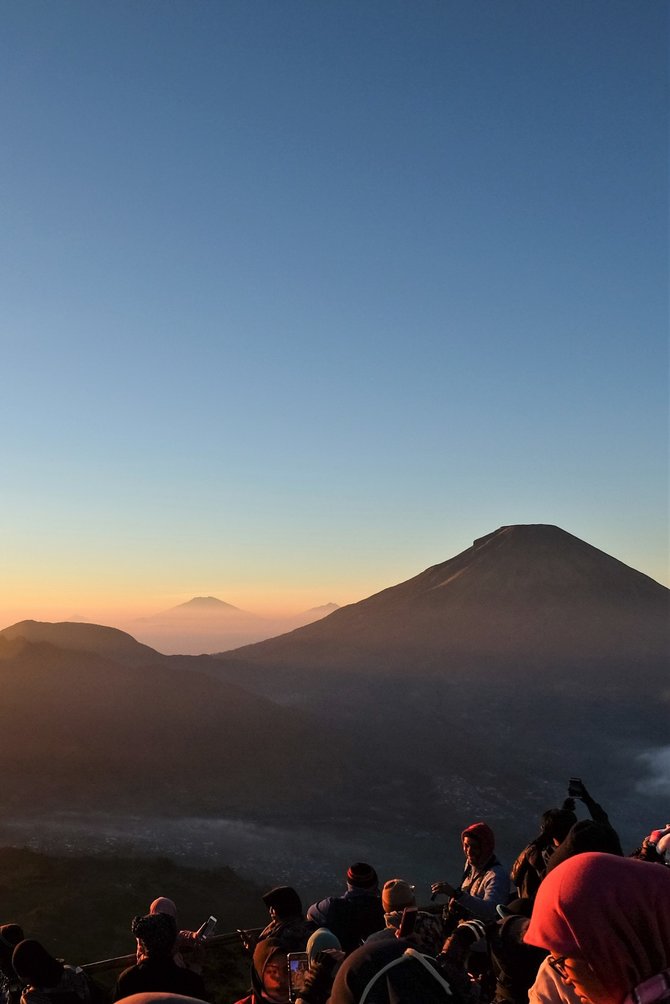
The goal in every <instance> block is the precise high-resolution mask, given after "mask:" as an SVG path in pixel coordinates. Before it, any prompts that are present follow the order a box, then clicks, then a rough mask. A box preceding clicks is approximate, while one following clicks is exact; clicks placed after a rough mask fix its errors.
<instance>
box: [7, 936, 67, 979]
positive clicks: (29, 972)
mask: <svg viewBox="0 0 670 1004" xmlns="http://www.w3.org/2000/svg"><path fill="white" fill-rule="evenodd" d="M12 966H13V967H14V972H15V973H16V975H17V976H18V977H19V979H20V980H21V982H22V983H26V984H30V985H31V986H34V987H37V988H38V989H45V990H46V989H50V988H51V987H56V986H58V984H59V983H60V981H61V977H62V975H63V963H62V962H59V960H58V959H54V957H53V956H52V955H49V953H48V952H47V950H46V948H44V946H43V945H41V944H40V943H39V941H33V940H32V939H30V938H28V939H26V940H25V941H20V942H19V943H18V945H17V946H16V948H15V949H14V951H13V953H12Z"/></svg>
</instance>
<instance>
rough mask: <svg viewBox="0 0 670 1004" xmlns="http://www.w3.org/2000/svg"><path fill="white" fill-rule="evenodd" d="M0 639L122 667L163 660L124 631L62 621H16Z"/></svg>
mask: <svg viewBox="0 0 670 1004" xmlns="http://www.w3.org/2000/svg"><path fill="white" fill-rule="evenodd" d="M0 638H5V639H7V640H9V641H12V640H14V639H17V638H22V639H24V640H25V641H28V642H47V643H48V644H49V645H53V646H54V647H56V648H59V649H65V650H68V651H70V652H90V653H95V654H96V655H99V656H103V657H105V658H108V659H116V660H118V661H119V662H122V663H123V664H124V665H125V666H144V665H152V664H153V665H155V664H156V663H160V662H161V661H162V660H163V656H161V655H159V653H158V652H155V651H154V650H153V649H152V648H149V646H148V645H142V644H141V643H140V642H138V641H135V639H134V638H133V637H132V635H129V634H126V632H125V631H119V630H118V629H117V628H112V627H103V626H102V625H100V624H89V623H87V622H81V623H80V622H75V621H62V622H60V623H56V624H51V623H49V622H48V621H32V620H27V621H19V623H18V624H12V626H11V627H7V628H5V629H4V630H3V631H0Z"/></svg>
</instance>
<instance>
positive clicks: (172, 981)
mask: <svg viewBox="0 0 670 1004" xmlns="http://www.w3.org/2000/svg"><path fill="white" fill-rule="evenodd" d="M151 992H154V993H169V994H181V995H182V996H184V997H197V998H199V999H200V1000H207V997H206V996H205V993H206V991H205V984H204V983H203V980H202V976H199V975H198V974H197V973H194V972H192V971H191V970H190V969H184V968H182V967H181V966H178V965H177V964H176V962H174V960H173V958H172V956H167V957H161V958H158V959H154V958H149V959H144V960H143V961H142V962H140V963H139V964H138V965H135V966H129V968H128V969H124V970H123V972H122V973H121V975H120V976H119V978H118V980H117V981H116V990H115V991H114V1000H115V1001H118V1000H121V998H122V997H130V996H131V994H143V993H151Z"/></svg>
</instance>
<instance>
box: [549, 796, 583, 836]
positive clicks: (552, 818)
mask: <svg viewBox="0 0 670 1004" xmlns="http://www.w3.org/2000/svg"><path fill="white" fill-rule="evenodd" d="M574 808H575V803H574V802H573V800H572V799H571V798H566V800H565V801H564V802H563V805H562V806H561V808H560V809H547V811H546V812H543V813H542V817H541V821H540V822H541V828H542V836H543V837H546V838H547V840H554V839H555V840H558V842H559V843H562V842H563V841H564V840H565V838H566V837H567V835H568V833H569V832H570V830H571V829H572V827H573V826H574V825H575V823H576V822H577V816H576V815H575V812H574Z"/></svg>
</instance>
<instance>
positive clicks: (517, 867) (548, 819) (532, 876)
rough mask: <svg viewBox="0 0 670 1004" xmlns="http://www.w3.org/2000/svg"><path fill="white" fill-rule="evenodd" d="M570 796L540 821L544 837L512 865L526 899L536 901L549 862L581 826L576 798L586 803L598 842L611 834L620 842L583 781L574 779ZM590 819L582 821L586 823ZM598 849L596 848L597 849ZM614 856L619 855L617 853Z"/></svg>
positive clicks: (517, 883) (513, 872)
mask: <svg viewBox="0 0 670 1004" xmlns="http://www.w3.org/2000/svg"><path fill="white" fill-rule="evenodd" d="M568 790H569V792H570V795H569V797H568V798H566V799H565V801H564V802H563V805H562V806H561V808H560V809H547V811H546V812H544V813H542V817H541V820H540V834H539V836H537V837H536V838H535V839H534V840H532V841H531V842H530V844H528V846H527V847H525V848H524V849H523V850H522V851H521V853H520V854H519V856H518V858H517V859H516V861H515V862H514V864H513V865H512V872H511V878H512V882H513V883H514V885H515V886H516V888H517V893H518V895H519V897H520V898H522V899H535V896H536V894H537V890H538V888H539V886H540V882H541V881H542V879H543V878H544V876H545V875H546V874H547V869H548V867H549V863H550V861H551V859H552V857H553V855H554V853H555V852H556V849H557V848H558V847H559V846H560V845H561V844H562V843H563V841H564V840H565V839H566V837H567V835H568V833H570V831H571V830H572V829H573V827H574V826H575V825H577V826H579V825H580V823H579V822H578V820H577V816H576V814H575V798H578V799H579V800H580V801H581V802H583V803H584V805H585V806H586V808H587V809H588V812H589V815H590V817H591V820H592V821H593V823H595V824H597V826H596V829H595V830H594V831H593V834H594V839H595V840H598V839H601V835H602V834H604V837H605V839H607V837H608V836H610V834H611V843H612V845H614V842H616V843H618V839H619V838H618V837H617V835H616V832H615V831H614V830H613V829H612V827H611V826H610V822H609V817H608V815H607V813H606V812H605V810H604V809H603V807H602V806H601V805H599V804H598V802H596V801H595V799H593V798H592V797H591V795H590V794H589V792H588V790H587V788H586V785H585V784H584V782H583V781H582V780H581V778H576V777H575V778H571V780H570V786H569V789H568ZM586 822H587V821H586V820H583V821H582V824H583V823H586ZM594 849H595V848H594ZM612 853H617V852H616V851H613V852H612Z"/></svg>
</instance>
